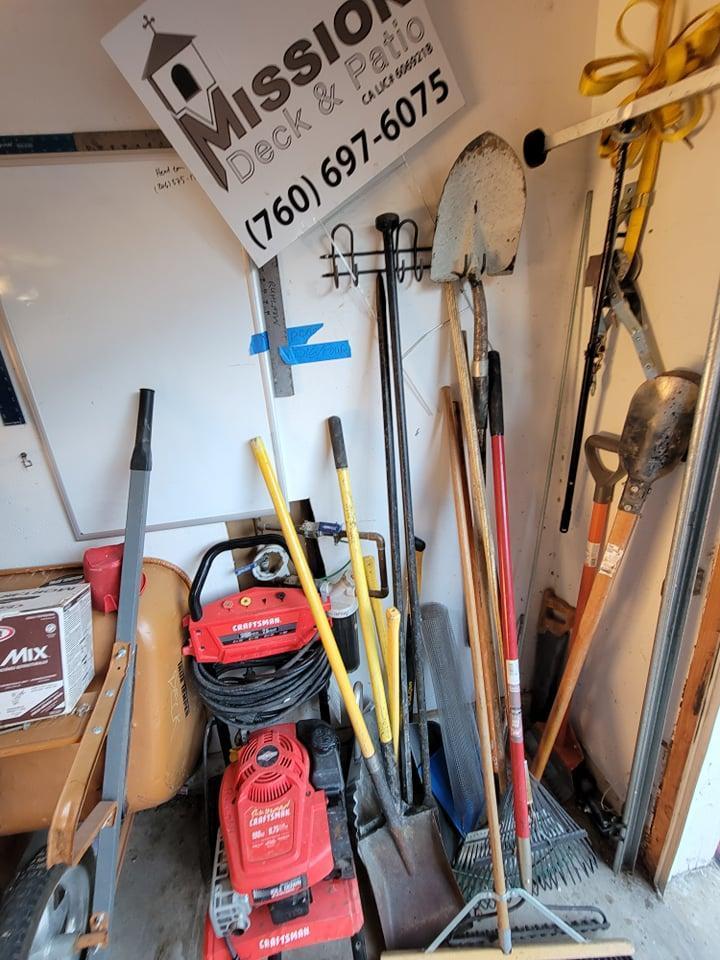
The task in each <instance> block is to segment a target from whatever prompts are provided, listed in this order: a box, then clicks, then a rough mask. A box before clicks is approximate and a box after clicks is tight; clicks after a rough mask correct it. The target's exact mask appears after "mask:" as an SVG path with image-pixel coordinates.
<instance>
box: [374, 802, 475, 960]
mask: <svg viewBox="0 0 720 960" xmlns="http://www.w3.org/2000/svg"><path fill="white" fill-rule="evenodd" d="M402 829H403V832H404V834H405V839H406V849H409V850H410V851H411V852H412V864H411V868H410V869H408V867H406V866H405V864H404V863H403V861H402V859H401V857H400V854H399V853H398V851H397V847H396V846H395V843H394V841H393V838H392V836H391V835H390V831H389V830H388V828H387V827H386V826H382V827H378V828H377V829H376V830H374V831H373V832H372V833H370V834H368V835H367V836H366V837H363V838H362V839H361V840H360V841H359V843H358V852H359V853H360V857H361V859H362V862H363V863H364V864H365V869H366V870H367V872H368V877H369V879H370V885H371V886H372V890H373V895H374V897H375V904H376V906H377V910H378V914H379V916H380V925H381V926H382V931H383V937H384V939H385V947H386V949H387V950H417V949H419V948H422V947H426V946H428V944H429V943H431V942H432V941H433V939H434V938H435V937H436V936H437V935H438V933H440V931H441V930H443V929H444V928H445V927H446V926H447V925H448V923H449V922H450V921H451V920H452V919H453V917H455V916H456V915H457V914H458V912H459V911H460V910H461V909H462V908H463V906H464V902H465V901H464V900H463V896H462V894H461V892H460V888H459V887H458V885H457V882H456V881H455V876H454V874H453V872H452V868H451V866H450V861H449V860H448V858H447V856H446V854H445V850H444V848H443V845H442V840H441V839H440V831H439V830H438V827H437V824H436V823H435V816H434V814H433V813H432V811H431V810H422V811H420V812H419V813H413V814H410V815H408V816H406V817H403V827H402Z"/></svg>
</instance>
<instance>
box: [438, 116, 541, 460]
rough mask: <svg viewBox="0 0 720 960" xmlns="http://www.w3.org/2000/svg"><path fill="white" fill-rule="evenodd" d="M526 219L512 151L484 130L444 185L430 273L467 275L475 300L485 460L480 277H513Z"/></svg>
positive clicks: (476, 404) (475, 388) (476, 395)
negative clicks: (508, 274) (504, 275)
mask: <svg viewBox="0 0 720 960" xmlns="http://www.w3.org/2000/svg"><path fill="white" fill-rule="evenodd" d="M524 216H525V177H524V174H523V170H522V166H521V164H520V161H519V160H518V158H517V157H516V156H515V153H514V152H513V150H512V148H511V147H510V146H509V145H508V144H507V143H506V142H505V141H504V140H502V139H501V138H500V137H498V136H497V135H496V134H494V133H490V132H486V133H483V134H481V135H480V136H479V137H477V139H475V140H473V141H472V142H471V143H469V144H468V145H467V146H466V147H465V149H464V150H463V152H462V153H461V154H460V156H459V157H458V158H457V160H456V161H455V163H454V164H453V167H452V169H451V170H450V173H449V174H448V178H447V180H446V181H445V186H444V187H443V193H442V199H441V200H440V207H439V209H438V218H437V225H436V228H435V240H434V242H433V250H432V263H431V267H430V275H431V277H432V279H433V280H435V281H436V282H438V283H440V282H442V283H446V282H451V281H453V280H457V279H459V278H461V277H467V279H468V280H469V282H470V287H471V290H472V298H473V317H474V332H473V355H472V362H471V365H470V373H471V378H472V393H473V408H474V411H475V422H476V424H477V433H478V443H479V447H480V453H481V457H482V461H483V464H484V462H485V423H486V420H487V411H488V358H487V356H488V323H487V304H486V302H485V292H484V290H483V284H482V276H483V274H487V275H488V276H490V277H496V276H501V275H502V274H504V273H512V270H513V266H514V265H515V255H516V253H517V247H518V242H519V240H520V230H521V228H522V223H523V218H524Z"/></svg>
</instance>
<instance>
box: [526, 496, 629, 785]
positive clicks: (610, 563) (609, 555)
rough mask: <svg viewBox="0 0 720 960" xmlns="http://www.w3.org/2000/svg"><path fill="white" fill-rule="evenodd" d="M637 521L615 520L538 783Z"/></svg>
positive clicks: (548, 731) (536, 770) (537, 770)
mask: <svg viewBox="0 0 720 960" xmlns="http://www.w3.org/2000/svg"><path fill="white" fill-rule="evenodd" d="M637 520H638V518H637V515H636V514H634V513H623V512H621V511H618V513H617V514H616V516H615V520H614V522H613V525H612V529H611V530H610V535H609V536H608V540H607V544H606V546H605V550H604V552H603V559H602V562H601V564H600V567H599V569H598V572H597V575H596V576H595V581H594V583H593V585H592V589H591V590H590V596H589V597H588V599H587V604H586V605H585V610H584V613H583V616H582V618H581V620H580V621H579V623H578V626H577V631H576V633H575V636H574V637H573V642H572V649H571V650H570V652H569V654H568V660H567V663H566V664H565V670H564V672H563V675H562V677H561V679H560V686H559V687H558V692H557V694H556V695H555V702H554V703H553V705H552V710H551V711H550V716H549V717H548V720H547V723H546V724H545V729H544V730H543V735H542V739H541V741H540V746H539V747H538V751H537V754H536V755H535V760H534V762H533V768H532V773H533V776H535V777H537V779H538V780H539V779H540V778H541V777H542V775H543V773H544V772H545V767H546V766H547V762H548V760H549V759H550V754H551V753H552V749H553V746H554V745H555V740H556V739H557V736H558V733H559V732H560V728H561V726H562V722H563V720H564V718H565V714H566V713H567V710H568V707H569V706H570V701H571V700H572V695H573V693H574V692H575V687H576V686H577V682H578V680H579V678H580V673H581V671H582V668H583V666H584V664H585V660H586V658H587V655H588V651H589V650H590V645H591V644H592V642H593V638H594V636H595V632H596V630H597V626H598V624H599V622H600V618H601V617H602V613H603V610H604V609H605V605H606V603H607V598H608V596H609V595H610V590H611V588H612V585H613V583H614V581H615V579H616V577H617V573H618V570H619V569H620V564H621V563H622V559H623V557H624V555H625V551H626V550H627V546H628V543H629V542H630V537H631V536H632V532H633V530H634V529H635V524H636V523H637Z"/></svg>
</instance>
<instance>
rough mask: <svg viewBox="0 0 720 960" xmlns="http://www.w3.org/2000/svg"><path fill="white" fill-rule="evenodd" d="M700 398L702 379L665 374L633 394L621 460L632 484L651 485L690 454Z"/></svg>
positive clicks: (682, 373)
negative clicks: (691, 435)
mask: <svg viewBox="0 0 720 960" xmlns="http://www.w3.org/2000/svg"><path fill="white" fill-rule="evenodd" d="M697 395H698V377H697V375H696V374H692V373H685V372H683V371H672V372H670V373H661V374H660V376H658V377H655V379H654V380H646V381H645V383H643V384H642V386H640V387H638V389H637V390H636V391H635V393H634V394H633V398H632V400H631V401H630V407H629V409H628V413H627V417H626V418H625V426H624V427H623V432H622V436H621V437H620V460H621V462H622V465H623V466H624V467H625V469H626V470H627V474H628V477H629V478H630V480H631V481H635V482H638V483H642V484H646V485H648V486H649V485H650V484H652V483H654V482H655V481H656V480H657V479H659V478H660V477H664V476H665V474H667V473H670V471H671V470H672V469H673V468H674V467H676V466H677V464H678V463H679V462H680V460H681V459H682V458H683V457H684V456H685V454H686V453H687V448H688V443H689V441H690V431H691V429H692V422H693V416H694V414H695V404H696V403H697Z"/></svg>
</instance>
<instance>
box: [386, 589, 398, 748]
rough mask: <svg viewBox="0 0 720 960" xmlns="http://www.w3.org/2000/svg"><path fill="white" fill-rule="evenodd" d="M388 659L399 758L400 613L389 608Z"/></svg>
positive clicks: (389, 691) (391, 724)
mask: <svg viewBox="0 0 720 960" xmlns="http://www.w3.org/2000/svg"><path fill="white" fill-rule="evenodd" d="M386 616H387V659H386V660H385V666H386V669H387V679H388V699H389V701H390V726H391V728H392V739H393V749H394V751H395V757H396V758H397V756H398V754H399V752H400V611H399V610H398V608H397V607H388V609H387V612H386Z"/></svg>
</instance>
